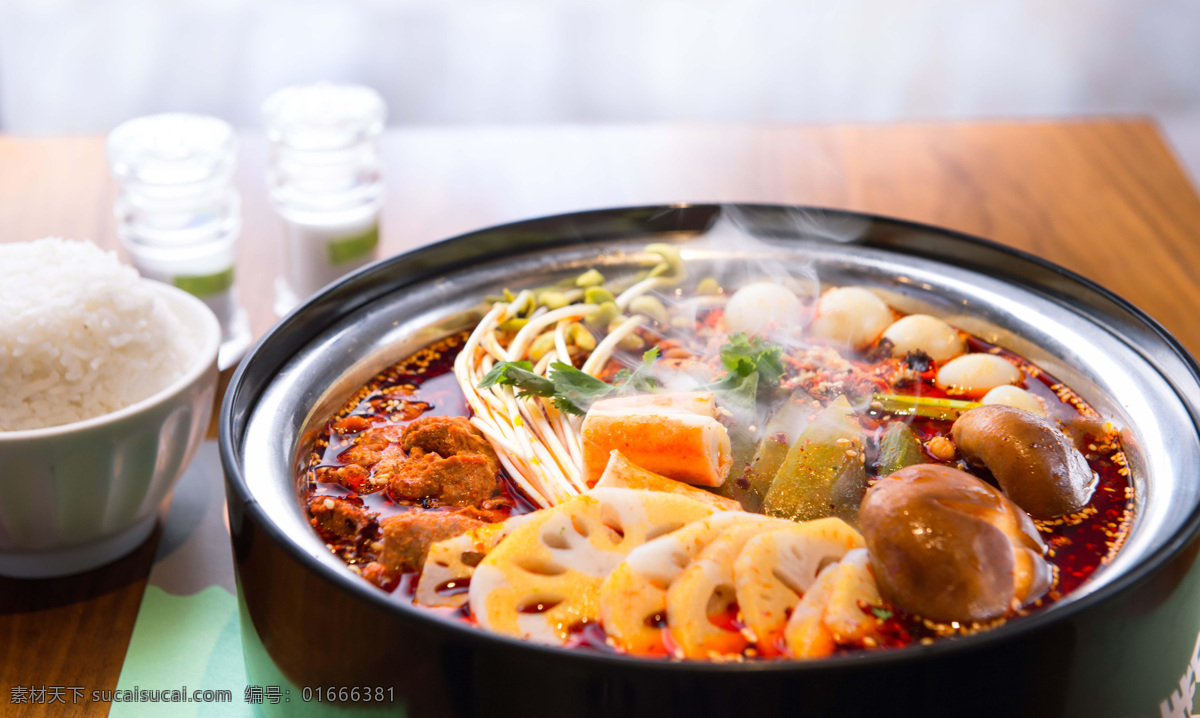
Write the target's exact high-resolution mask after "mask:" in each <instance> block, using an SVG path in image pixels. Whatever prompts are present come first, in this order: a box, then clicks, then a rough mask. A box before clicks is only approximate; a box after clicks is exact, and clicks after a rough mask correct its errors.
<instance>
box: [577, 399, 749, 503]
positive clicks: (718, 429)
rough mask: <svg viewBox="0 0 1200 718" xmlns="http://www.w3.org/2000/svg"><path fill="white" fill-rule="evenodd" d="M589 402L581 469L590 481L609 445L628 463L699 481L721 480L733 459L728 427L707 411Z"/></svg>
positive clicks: (606, 459)
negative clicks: (702, 412) (626, 459)
mask: <svg viewBox="0 0 1200 718" xmlns="http://www.w3.org/2000/svg"><path fill="white" fill-rule="evenodd" d="M653 401H654V398H653V397H651V398H650V400H648V401H647V402H645V403H644V404H643V405H640V406H639V405H636V404H635V405H625V406H615V407H614V406H611V405H610V406H609V407H605V406H603V402H600V403H598V404H597V405H596V406H593V407H592V409H591V411H589V412H588V414H587V416H586V417H585V418H584V420H583V428H582V433H583V475H584V479H585V480H586V481H587V484H588V486H593V485H595V483H596V482H597V481H599V480H600V477H601V476H602V475H603V474H604V470H605V468H606V467H607V466H608V462H609V457H610V454H611V453H612V451H613V450H616V451H620V452H621V453H622V454H624V455H625V457H626V458H628V459H629V461H630V462H632V463H633V464H635V465H637V466H640V467H641V468H643V469H646V470H647V471H651V472H654V473H656V474H661V475H663V476H666V477H668V478H671V479H675V480H676V481H683V482H685V483H688V484H696V485H699V486H720V485H721V484H723V483H725V477H726V476H728V475H729V469H730V467H731V466H732V464H733V459H732V454H731V449H730V445H729V432H727V431H726V430H725V427H724V426H722V425H721V423H720V422H719V421H717V420H716V419H714V418H713V417H712V415H708V414H700V413H693V412H691V411H688V410H686V409H679V408H673V407H671V406H666V407H664V406H661V405H655V404H654V403H653Z"/></svg>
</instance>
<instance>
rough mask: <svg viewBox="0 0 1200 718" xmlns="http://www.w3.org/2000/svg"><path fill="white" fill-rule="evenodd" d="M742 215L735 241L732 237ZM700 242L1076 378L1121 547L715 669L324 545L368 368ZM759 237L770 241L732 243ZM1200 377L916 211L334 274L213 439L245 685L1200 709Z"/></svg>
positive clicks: (540, 703)
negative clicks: (553, 289)
mask: <svg viewBox="0 0 1200 718" xmlns="http://www.w3.org/2000/svg"><path fill="white" fill-rule="evenodd" d="M731 218H736V220H737V222H738V226H739V231H740V232H742V233H744V234H738V233H733V232H728V231H727V230H728V226H727V224H726V223H727V222H728V221H729V220H730V219H731ZM706 233H708V234H709V235H710V236H712V235H713V234H718V235H720V238H719V239H718V240H717V241H710V242H706V243H704V244H703V247H702V248H700V249H694V250H688V252H687V253H686V254H685V257H686V258H687V260H688V262H689V266H695V267H698V268H699V269H698V270H697V271H701V272H702V271H703V269H702V267H703V266H704V264H705V263H714V264H721V263H726V262H729V261H731V260H734V259H744V258H745V257H746V256H752V257H753V259H754V260H755V261H756V262H758V266H779V267H797V268H805V269H807V268H811V269H815V270H816V273H817V276H819V277H820V279H821V280H822V281H829V282H832V283H835V284H844V283H851V282H852V283H856V284H862V285H867V286H872V287H876V288H880V289H883V290H885V291H887V292H889V293H890V295H891V299H890V300H889V301H890V302H891V303H893V305H894V306H897V308H900V309H901V310H903V311H908V312H912V311H923V312H926V313H931V314H936V315H940V316H943V317H946V318H948V319H949V320H950V321H951V323H956V324H958V325H960V326H962V327H963V328H964V329H967V330H968V331H971V332H972V333H974V334H976V335H978V336H981V337H983V338H985V339H987V340H989V341H992V342H994V343H996V344H999V345H1001V346H1003V347H1005V348H1007V349H1011V350H1013V351H1015V352H1017V353H1018V354H1021V355H1023V356H1025V357H1027V358H1028V359H1030V360H1032V361H1034V362H1035V363H1037V364H1039V365H1040V366H1041V367H1042V368H1043V369H1045V370H1047V371H1049V372H1050V373H1051V374H1054V375H1056V376H1057V377H1058V378H1059V379H1061V380H1063V381H1065V382H1066V383H1067V384H1068V385H1069V386H1071V387H1072V388H1073V389H1075V390H1076V391H1077V392H1078V393H1079V394H1080V395H1082V396H1083V398H1084V399H1085V400H1087V401H1088V402H1090V403H1091V404H1092V406H1094V407H1095V408H1096V409H1097V410H1099V411H1100V413H1101V414H1102V415H1103V416H1105V417H1106V418H1109V419H1111V420H1112V421H1113V422H1114V423H1115V424H1116V425H1118V426H1119V427H1122V428H1123V440H1124V442H1125V445H1126V451H1127V454H1128V458H1129V465H1130V468H1131V469H1132V471H1133V474H1132V477H1133V482H1134V486H1135V492H1136V502H1135V514H1136V518H1135V520H1134V524H1133V528H1132V530H1131V532H1130V535H1129V538H1128V541H1127V543H1126V545H1125V547H1124V548H1123V549H1122V551H1121V552H1120V553H1119V554H1118V555H1117V557H1116V559H1115V560H1114V561H1112V562H1111V563H1110V564H1108V565H1107V566H1104V567H1102V568H1101V569H1100V570H1099V571H1098V572H1097V573H1096V574H1095V575H1094V577H1093V578H1092V579H1090V580H1089V581H1088V583H1086V584H1085V585H1084V586H1083V587H1081V588H1080V589H1079V590H1078V591H1076V592H1075V593H1074V594H1072V595H1071V596H1070V597H1069V598H1068V599H1066V600H1064V601H1062V602H1060V603H1058V604H1056V605H1054V606H1053V607H1051V608H1050V609H1049V610H1045V611H1042V612H1040V613H1036V614H1034V615H1032V616H1029V617H1026V618H1022V619H1020V620H1016V621H1011V622H1009V623H1007V624H1006V625H1004V626H1001V627H1000V628H998V629H996V630H993V631H990V632H986V633H982V634H977V635H973V636H969V637H963V638H958V639H954V640H946V641H941V642H937V643H935V644H933V645H929V646H913V647H909V648H906V649H903V650H894V651H881V652H867V653H861V654H857V655H848V656H841V657H834V658H830V659H826V660H821V661H816V662H811V663H797V662H788V661H772V662H747V663H733V664H709V663H691V662H670V661H649V660H644V659H637V658H629V657H624V656H620V655H613V654H608V653H600V652H589V651H580V650H575V651H564V650H561V649H557V648H550V647H545V646H540V645H536V644H533V643H528V642H523V641H519V640H512V639H508V638H504V637H500V636H496V635H491V634H488V633H485V632H483V631H481V630H478V629H476V628H474V627H471V626H469V625H465V624H463V623H461V622H459V621H456V620H453V619H447V618H443V617H441V616H439V615H437V614H434V613H432V612H427V611H425V610H422V609H420V608H417V607H414V606H412V605H408V604H406V603H405V602H404V601H402V600H399V599H397V598H394V597H392V596H389V595H388V594H385V593H384V592H382V591H380V590H379V589H377V588H375V587H374V586H372V585H370V584H368V583H367V582H366V581H363V580H362V579H361V578H360V577H358V576H357V575H355V574H354V573H352V572H350V571H349V570H348V569H347V568H346V567H345V566H344V565H343V564H342V563H341V562H340V560H339V559H337V558H336V557H335V556H333V555H332V554H331V553H330V552H329V551H328V550H326V548H325V546H324V545H323V544H322V542H321V540H320V539H319V538H318V536H317V535H316V533H315V532H314V531H313V530H312V529H311V528H310V527H309V525H308V524H307V523H306V520H305V515H304V511H303V508H302V506H301V504H300V501H299V499H298V496H297V478H296V477H297V475H298V473H299V470H300V468H301V462H302V461H303V460H304V458H305V457H306V456H307V454H308V451H309V449H310V448H311V446H312V444H313V441H314V440H315V438H316V436H317V434H318V433H319V431H320V429H321V427H322V425H323V424H324V422H325V421H326V420H327V418H328V417H329V416H330V415H331V414H332V413H333V412H334V411H336V409H337V408H338V407H339V406H340V405H341V404H342V403H343V402H344V401H345V400H346V399H347V398H348V397H349V396H350V395H351V394H352V393H353V392H354V391H355V390H356V389H357V388H358V387H359V386H360V385H361V384H362V383H363V382H365V381H366V380H367V379H368V378H370V377H371V376H372V375H374V374H375V373H376V372H378V371H380V370H381V369H383V368H384V367H386V366H388V365H389V364H391V363H392V362H394V361H396V360H397V359H399V358H401V357H403V356H406V355H408V354H410V353H411V352H412V351H414V350H416V349H418V348H420V347H422V346H424V345H426V344H428V343H430V342H432V341H434V340H436V339H438V338H440V337H442V336H445V335H447V334H449V333H451V332H453V331H457V330H461V329H463V328H466V327H469V326H471V325H472V323H473V321H474V320H475V319H477V318H478V313H477V311H478V309H477V308H478V306H479V303H480V300H481V299H482V297H483V296H484V295H485V294H489V293H494V292H496V291H497V290H498V289H499V288H501V287H505V286H508V287H512V288H514V289H515V288H518V287H521V286H532V285H535V284H544V283H545V282H546V281H547V280H553V279H557V278H559V277H561V276H567V275H569V274H571V273H578V272H579V271H581V269H582V268H586V267H590V266H600V267H601V268H602V269H603V270H604V271H605V272H606V273H607V272H608V271H614V272H616V271H620V267H622V266H626V265H629V266H632V265H633V264H634V263H635V261H636V260H637V258H638V256H637V255H638V252H639V251H640V247H642V246H643V245H644V244H645V243H647V242H652V241H658V242H662V241H668V242H680V241H686V240H688V239H691V238H695V237H697V236H699V235H704V234H706ZM746 234H749V235H752V236H754V237H755V238H757V239H758V240H761V241H757V242H752V243H743V242H740V241H739V239H738V238H739V237H744V236H745V235H746ZM606 268H607V269H606ZM1198 380H1200V373H1198V367H1197V365H1196V363H1195V361H1194V360H1193V359H1192V358H1191V357H1190V356H1189V355H1188V354H1187V352H1186V351H1185V350H1184V349H1183V348H1182V347H1181V346H1180V345H1179V343H1178V342H1177V341H1176V340H1175V339H1173V338H1172V337H1171V336H1170V335H1169V334H1168V333H1167V332H1166V331H1165V330H1163V329H1162V327H1160V326H1159V325H1158V324H1157V323H1155V322H1154V320H1152V319H1150V318H1149V317H1147V316H1146V315H1145V314H1143V313H1141V312H1140V311H1139V310H1138V309H1136V308H1135V307H1133V306H1132V305H1130V304H1129V303H1128V302H1125V301H1124V300H1122V299H1120V298H1119V297H1116V296H1114V295H1113V294H1112V293H1110V292H1108V291H1106V290H1104V289H1103V288H1101V287H1099V286H1097V285H1095V284H1094V283H1092V282H1089V281H1088V280H1086V279H1083V278H1082V277H1079V276H1077V275H1075V274H1072V273H1071V272H1068V271H1066V270H1064V269H1062V268H1060V267H1057V266H1054V265H1052V264H1050V263H1048V262H1045V261H1042V260H1040V259H1037V258H1036V257H1032V256H1029V255H1027V254H1023V253H1020V252H1017V251H1014V250H1012V249H1008V248H1006V247H1002V246H999V245H996V244H993V243H991V242H988V241H985V240H981V239H977V238H974V237H969V236H965V235H962V234H958V233H954V232H950V231H946V230H942V229H937V228H934V227H928V226H922V225H918V224H913V223H909V222H902V221H898V220H893V219H886V218H882V217H875V216H868V215H861V214H854V213H847V212H839V211H829V210H816V209H804V208H795V207H782V206H763V205H739V206H716V205H681V206H662V207H641V208H629V209H616V210H605V211H595V212H584V213H578V214H570V215H562V216H556V217H549V218H544V219H536V220H531V221H526V222H519V223H515V224H509V225H504V226H501V227H495V228H492V229H487V230H483V231H479V232H474V233H471V234H467V235H463V236H460V237H455V238H453V239H449V240H446V241H443V242H440V243H437V244H434V245H431V246H427V247H424V248H422V249H419V250H416V251H414V252H410V253H407V254H404V255H401V256H398V257H394V258H391V259H387V260H384V261H381V262H378V263H376V264H374V265H372V266H370V267H367V268H365V269H363V270H361V271H359V272H358V273H356V274H354V275H351V276H349V277H347V278H345V279H343V280H342V281H340V282H338V283H336V284H334V285H331V286H329V287H328V288H326V289H325V290H324V291H323V292H322V293H321V294H319V295H318V296H316V297H314V298H313V299H312V300H311V301H309V302H308V303H307V304H305V305H303V306H302V307H300V308H299V309H297V310H296V311H295V312H293V313H292V314H291V315H289V316H288V317H286V318H285V319H283V320H282V321H281V322H279V323H278V324H277V325H276V326H275V327H274V328H273V329H272V330H271V331H270V332H269V333H268V334H267V335H266V336H265V337H264V338H263V339H262V340H261V341H260V342H259V343H258V345H257V346H256V347H255V348H254V349H253V351H251V352H250V354H249V355H248V356H247V357H246V360H245V361H244V362H243V363H242V365H241V368H240V369H239V370H238V372H237V374H236V375H235V376H234V378H233V381H232V384H231V385H230V388H229V391H228V393H227V395H226V397H225V402H224V405H223V407H222V411H221V431H220V443H221V456H222V461H223V464H224V469H225V474H226V481H227V491H228V498H229V514H230V527H231V531H232V541H233V553H234V558H235V563H236V568H237V579H238V580H237V583H238V602H239V607H240V611H241V619H242V620H241V626H242V638H243V644H244V647H245V653H246V660H247V666H248V671H249V676H248V678H249V681H250V683H251V684H257V685H267V686H269V685H277V686H280V687H281V689H282V690H283V691H285V693H283V696H284V698H285V700H283V701H281V702H280V703H279V704H278V705H274V706H273V705H271V704H267V706H266V708H267V709H268V710H272V709H275V710H278V711H280V712H281V713H283V714H287V715H292V714H296V713H299V712H304V711H315V712H326V711H328V712H340V711H348V712H355V713H358V712H361V711H363V710H368V711H369V710H374V711H383V712H395V713H403V714H410V715H416V716H442V715H453V716H468V715H481V716H482V715H489V716H491V715H519V716H536V715H547V716H576V715H587V716H590V715H596V716H601V715H604V716H607V715H623V716H624V715H637V716H668V715H670V716H688V717H689V718H690V717H699V716H730V715H755V716H767V715H811V716H856V715H867V714H871V715H888V716H918V715H919V716H926V717H928V716H943V715H944V716H964V715H972V716H993V715H994V716H1012V715H1021V716H1041V715H1046V716H1088V717H1089V718H1094V717H1095V716H1129V717H1131V718H1133V717H1137V718H1152V717H1156V716H1160V715H1161V716H1176V715H1178V716H1186V715H1190V712H1191V707H1192V696H1193V692H1194V686H1195V681H1196V674H1197V668H1198V667H1200V571H1197V570H1195V563H1196V557H1197V552H1198V551H1200V429H1198V426H1200V423H1198V421H1200V381H1198ZM354 687H360V688H366V689H370V690H371V691H372V692H371V693H370V700H369V702H368V701H364V700H363V693H362V691H361V690H360V691H359V692H357V693H353V692H351V691H350V690H346V691H341V690H340V689H341V688H346V689H351V688H354ZM330 688H333V689H334V690H333V691H332V693H331V692H330V691H329V690H328V689H330ZM379 688H383V689H384V690H383V691H382V693H381V692H380V691H379V690H377V689H379ZM356 695H357V698H355V696H356ZM380 697H382V698H383V699H384V701H383V702H379V701H378V700H377V698H380Z"/></svg>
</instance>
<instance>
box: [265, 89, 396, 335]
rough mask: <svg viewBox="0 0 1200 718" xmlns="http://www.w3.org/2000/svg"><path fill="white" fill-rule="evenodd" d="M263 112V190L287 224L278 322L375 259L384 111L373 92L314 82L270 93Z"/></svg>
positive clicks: (278, 285)
mask: <svg viewBox="0 0 1200 718" xmlns="http://www.w3.org/2000/svg"><path fill="white" fill-rule="evenodd" d="M262 112H263V119H264V122H265V125H266V130H267V139H268V140H269V141H270V143H271V162H270V166H269V168H268V170H267V185H268V189H269V191H270V197H271V202H272V204H273V205H274V207H275V209H276V211H277V212H278V213H279V215H280V216H281V217H282V218H283V220H284V226H285V252H284V254H285V269H284V273H283V276H282V277H279V278H277V279H276V285H275V289H276V291H275V311H276V313H277V314H279V315H281V316H282V315H283V314H285V313H286V312H288V311H290V310H291V309H292V308H293V307H294V306H295V305H296V304H297V303H298V302H299V301H301V300H303V299H306V298H307V297H308V296H309V295H311V294H313V293H314V292H316V291H317V290H319V289H320V288H321V287H323V286H325V285H326V284H328V283H330V282H332V281H334V280H335V279H337V278H338V277H341V276H342V275H343V274H346V273H347V272H350V271H352V270H354V269H357V268H359V267H361V266H362V265H364V264H366V263H368V262H370V261H372V260H373V259H374V258H375V248H376V245H377V244H378V242H379V214H380V209H381V208H382V206H383V198H384V197H383V194H384V188H383V178H382V172H381V166H380V165H381V163H380V158H379V146H378V138H379V133H380V132H381V131H382V130H383V125H384V120H385V119H386V116H387V108H386V107H385V105H384V103H383V98H382V97H380V96H379V93H377V92H375V91H374V90H372V89H370V88H367V87H362V86H359V85H337V84H330V83H317V84H313V85H299V86H294V87H287V88H284V89H282V90H279V91H277V92H275V93H274V94H272V95H271V96H270V97H268V98H267V100H266V102H264V103H263V107H262Z"/></svg>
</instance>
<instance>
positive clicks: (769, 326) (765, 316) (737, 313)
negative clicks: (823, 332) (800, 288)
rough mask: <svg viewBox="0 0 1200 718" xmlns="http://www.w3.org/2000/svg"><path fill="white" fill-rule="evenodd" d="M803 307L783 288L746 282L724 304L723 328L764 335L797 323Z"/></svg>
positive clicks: (768, 283) (788, 290) (763, 283)
mask: <svg viewBox="0 0 1200 718" xmlns="http://www.w3.org/2000/svg"><path fill="white" fill-rule="evenodd" d="M803 314H804V307H803V305H801V303H800V299H799V298H797V297H796V295H795V294H794V293H792V291H791V290H790V289H788V288H787V287H784V286H782V285H779V284H776V283H774V282H755V283H754V284H747V285H746V286H744V287H742V288H741V289H739V290H737V291H736V292H734V293H733V296H731V297H730V298H729V302H727V303H726V304H725V327H726V328H727V329H729V331H731V332H745V333H746V334H758V335H766V334H767V333H768V332H770V331H771V330H779V329H786V328H787V327H792V326H796V325H798V324H800V323H801V320H802V317H803Z"/></svg>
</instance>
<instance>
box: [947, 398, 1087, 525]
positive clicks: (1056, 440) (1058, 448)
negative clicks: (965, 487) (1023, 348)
mask: <svg viewBox="0 0 1200 718" xmlns="http://www.w3.org/2000/svg"><path fill="white" fill-rule="evenodd" d="M951 432H952V433H953V435H954V443H955V444H957V445H958V450H959V451H960V452H961V453H962V455H963V458H965V459H966V460H967V461H969V462H970V463H971V464H973V465H975V466H983V467H986V468H987V470H988V471H990V472H991V474H992V476H993V477H995V479H996V483H998V484H1000V488H1001V489H1003V490H1004V493H1005V494H1006V495H1007V496H1008V497H1009V498H1010V499H1012V500H1013V501H1015V502H1016V504H1017V505H1018V506H1020V507H1021V508H1023V509H1025V510H1026V511H1028V512H1029V513H1030V515H1032V516H1033V517H1034V518H1038V519H1050V518H1054V517H1056V516H1062V515H1063V514H1069V513H1073V512H1075V511H1078V510H1079V509H1081V508H1083V507H1084V506H1086V505H1087V502H1088V501H1090V500H1091V498H1092V492H1093V491H1095V490H1096V475H1095V474H1094V473H1092V469H1091V467H1089V466H1088V463H1087V460H1086V459H1084V458H1083V454H1081V453H1079V450H1078V449H1076V448H1075V445H1074V442H1072V441H1071V439H1069V438H1067V436H1066V434H1064V433H1063V432H1061V431H1059V430H1058V427H1057V426H1055V424H1054V422H1052V421H1050V420H1049V419H1045V418H1042V417H1040V416H1038V415H1037V414H1034V413H1032V412H1028V411H1025V410H1024V409H1017V408H1015V407H1011V406H1004V405H1002V404H989V405H987V406H981V407H979V408H977V409H972V410H970V411H968V412H966V413H965V414H963V415H962V416H960V417H958V419H957V420H956V421H955V422H954V427H953V429H952V430H951Z"/></svg>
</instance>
